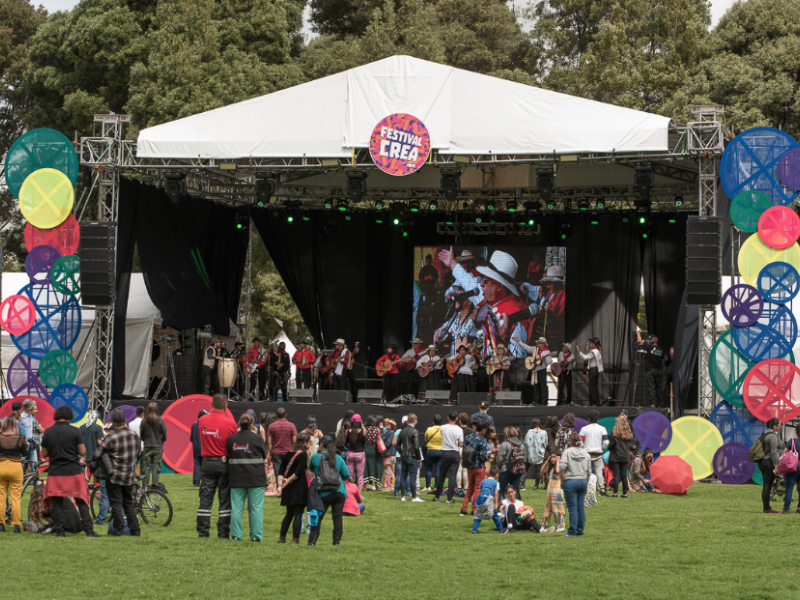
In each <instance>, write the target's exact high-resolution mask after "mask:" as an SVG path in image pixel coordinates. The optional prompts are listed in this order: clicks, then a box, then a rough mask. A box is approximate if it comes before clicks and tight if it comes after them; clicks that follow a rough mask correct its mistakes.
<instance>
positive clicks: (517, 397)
mask: <svg viewBox="0 0 800 600" xmlns="http://www.w3.org/2000/svg"><path fill="white" fill-rule="evenodd" d="M494 399H495V401H496V402H497V404H499V405H500V406H522V392H497V394H495V398H494Z"/></svg>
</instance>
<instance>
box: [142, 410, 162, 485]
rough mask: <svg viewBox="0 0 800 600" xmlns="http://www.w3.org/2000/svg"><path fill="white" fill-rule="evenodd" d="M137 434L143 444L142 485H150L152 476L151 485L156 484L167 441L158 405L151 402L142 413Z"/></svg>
mask: <svg viewBox="0 0 800 600" xmlns="http://www.w3.org/2000/svg"><path fill="white" fill-rule="evenodd" d="M135 433H138V434H139V436H140V437H141V439H142V443H143V444H144V450H143V451H142V475H144V480H143V481H142V483H144V485H148V484H149V483H150V473H152V474H153V485H156V484H158V478H159V477H160V475H161V458H162V457H163V456H164V442H166V441H167V425H166V423H164V419H162V418H161V417H160V416H159V415H158V404H156V403H155V402H151V403H150V404H148V405H147V408H146V409H145V411H144V419H143V420H142V424H141V425H140V426H139V431H138V432H135Z"/></svg>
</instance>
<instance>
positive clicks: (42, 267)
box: [25, 246, 61, 283]
mask: <svg viewBox="0 0 800 600" xmlns="http://www.w3.org/2000/svg"><path fill="white" fill-rule="evenodd" d="M59 258H61V255H60V254H59V253H58V250H56V249H55V248H53V247H52V246H36V248H34V249H33V250H31V251H30V252H28V256H27V257H26V258H25V272H26V273H27V274H28V277H30V280H31V283H50V269H52V268H53V263H54V262H56V261H57V260H58V259H59Z"/></svg>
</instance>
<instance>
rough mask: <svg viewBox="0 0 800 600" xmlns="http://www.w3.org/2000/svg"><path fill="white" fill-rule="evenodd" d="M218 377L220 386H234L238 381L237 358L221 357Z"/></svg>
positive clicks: (218, 365)
mask: <svg viewBox="0 0 800 600" xmlns="http://www.w3.org/2000/svg"><path fill="white" fill-rule="evenodd" d="M217 377H218V378H219V386H220V387H224V388H229V387H233V386H234V384H235V383H236V359H235V358H220V359H219V362H218V363H217Z"/></svg>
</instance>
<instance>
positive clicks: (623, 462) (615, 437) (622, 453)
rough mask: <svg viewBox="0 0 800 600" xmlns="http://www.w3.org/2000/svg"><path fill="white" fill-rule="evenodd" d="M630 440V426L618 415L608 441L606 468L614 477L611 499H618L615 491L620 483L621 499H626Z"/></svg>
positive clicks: (622, 416)
mask: <svg viewBox="0 0 800 600" xmlns="http://www.w3.org/2000/svg"><path fill="white" fill-rule="evenodd" d="M632 440H633V432H632V431H631V424H630V422H629V421H628V418H627V417H626V416H624V415H620V416H619V417H617V420H616V421H615V422H614V429H613V430H612V431H611V437H609V439H608V468H609V469H611V474H612V475H613V477H614V486H613V488H612V489H613V490H614V494H613V495H612V496H611V497H612V498H618V497H619V496H618V495H617V490H618V489H619V487H618V486H619V483H620V482H622V497H623V498H627V497H628V461H629V460H630V451H631V441H632Z"/></svg>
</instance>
